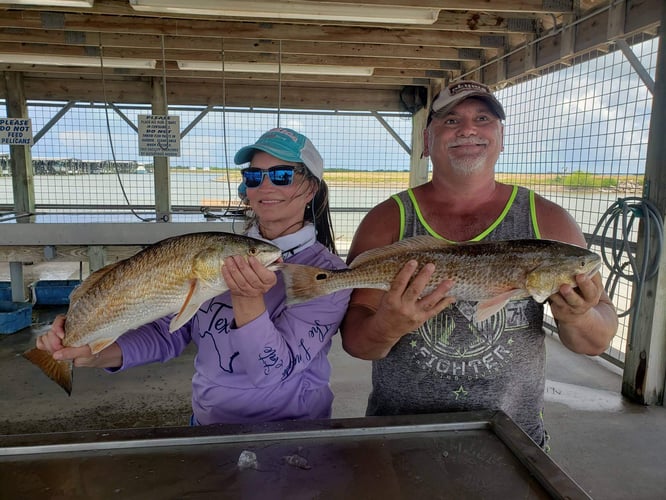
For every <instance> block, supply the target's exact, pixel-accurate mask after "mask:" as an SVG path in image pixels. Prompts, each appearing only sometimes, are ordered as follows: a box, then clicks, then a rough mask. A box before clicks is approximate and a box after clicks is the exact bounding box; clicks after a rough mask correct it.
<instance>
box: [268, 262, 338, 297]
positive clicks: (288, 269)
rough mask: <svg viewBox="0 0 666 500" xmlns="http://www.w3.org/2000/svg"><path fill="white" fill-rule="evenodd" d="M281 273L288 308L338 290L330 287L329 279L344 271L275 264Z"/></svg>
mask: <svg viewBox="0 0 666 500" xmlns="http://www.w3.org/2000/svg"><path fill="white" fill-rule="evenodd" d="M276 266H277V267H278V268H279V269H280V270H281V271H282V276H283V278H284V285H285V292H286V295H287V300H286V304H287V305H288V306H290V305H294V304H300V303H301V302H307V301H308V300H312V299H315V298H317V297H321V296H322V295H328V294H329V293H333V292H335V291H337V290H338V289H336V288H332V287H330V286H329V285H330V278H331V277H332V276H333V275H335V274H339V273H342V272H345V270H335V269H323V268H321V267H314V266H306V265H302V264H284V263H282V264H276Z"/></svg>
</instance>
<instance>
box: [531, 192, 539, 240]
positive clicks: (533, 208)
mask: <svg viewBox="0 0 666 500" xmlns="http://www.w3.org/2000/svg"><path fill="white" fill-rule="evenodd" d="M530 218H531V219H532V228H533V229H534V236H536V238H537V239H539V240H540V239H541V231H539V222H538V221H537V216H536V202H535V201H534V191H532V190H531V189H530Z"/></svg>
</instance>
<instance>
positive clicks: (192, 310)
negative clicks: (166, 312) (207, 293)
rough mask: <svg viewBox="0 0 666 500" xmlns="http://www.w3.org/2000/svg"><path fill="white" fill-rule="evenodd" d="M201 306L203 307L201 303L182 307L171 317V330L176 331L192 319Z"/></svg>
mask: <svg viewBox="0 0 666 500" xmlns="http://www.w3.org/2000/svg"><path fill="white" fill-rule="evenodd" d="M199 307H201V304H188V305H187V306H184V307H182V308H181V309H180V311H178V314H177V315H176V316H174V317H173V318H171V323H169V332H171V333H173V332H175V331H176V330H178V329H179V328H180V327H181V326H183V325H184V324H185V323H187V322H188V321H189V320H190V319H192V316H194V315H195V314H196V312H197V311H198V310H199Z"/></svg>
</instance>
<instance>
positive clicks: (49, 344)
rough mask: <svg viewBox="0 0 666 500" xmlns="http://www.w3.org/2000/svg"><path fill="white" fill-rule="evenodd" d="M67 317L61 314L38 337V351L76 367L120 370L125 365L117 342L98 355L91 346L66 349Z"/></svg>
mask: <svg viewBox="0 0 666 500" xmlns="http://www.w3.org/2000/svg"><path fill="white" fill-rule="evenodd" d="M65 320H66V316H65V315H63V314H59V315H58V316H56V317H55V319H54V320H53V323H52V324H51V328H49V331H48V332H46V333H45V334H44V335H41V336H39V337H37V342H36V346H37V349H41V350H42V351H46V352H48V353H50V354H51V355H52V356H53V359H55V360H56V361H72V362H73V363H74V366H76V367H82V366H85V367H96V368H118V367H120V366H122V364H123V356H122V351H121V350H120V346H119V345H118V344H116V343H115V342H114V343H113V344H111V345H109V346H108V347H106V348H105V349H103V350H102V351H100V352H98V353H97V354H93V353H92V351H91V350H90V346H88V345H84V346H81V347H65V346H64V345H63V343H62V341H63V339H64V338H65Z"/></svg>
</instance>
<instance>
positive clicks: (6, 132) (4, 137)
mask: <svg viewBox="0 0 666 500" xmlns="http://www.w3.org/2000/svg"><path fill="white" fill-rule="evenodd" d="M0 144H9V145H10V146H32V144H33V143H32V121H31V120H30V118H0Z"/></svg>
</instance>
